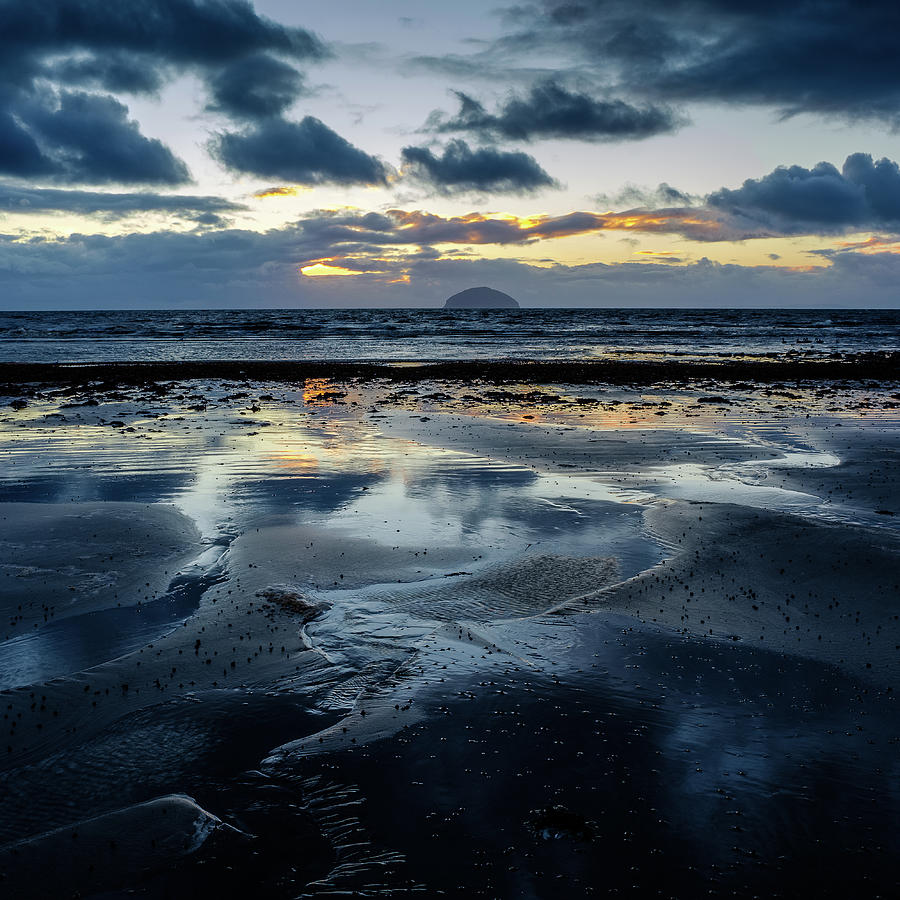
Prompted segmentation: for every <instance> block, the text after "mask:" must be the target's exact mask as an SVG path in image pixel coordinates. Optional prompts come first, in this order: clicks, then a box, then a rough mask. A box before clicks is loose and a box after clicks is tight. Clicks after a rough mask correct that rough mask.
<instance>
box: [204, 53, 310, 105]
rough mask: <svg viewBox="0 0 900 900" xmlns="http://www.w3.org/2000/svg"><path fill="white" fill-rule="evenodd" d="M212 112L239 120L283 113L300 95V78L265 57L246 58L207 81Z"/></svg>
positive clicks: (285, 67)
mask: <svg viewBox="0 0 900 900" xmlns="http://www.w3.org/2000/svg"><path fill="white" fill-rule="evenodd" d="M209 86H210V91H211V93H212V97H213V102H212V104H210V108H211V109H215V110H219V111H221V112H225V113H228V114H229V115H232V116H235V117H240V118H249V119H257V118H265V117H266V116H275V115H279V114H280V113H283V112H284V111H285V110H286V109H287V108H288V107H289V106H290V105H291V104H292V103H293V102H294V100H296V99H297V97H298V96H300V94H301V93H302V91H303V76H302V75H301V74H300V73H299V72H298V71H297V70H296V69H295V68H294V67H293V66H290V65H288V64H287V63H285V62H282V61H281V60H280V59H275V58H274V57H272V56H268V55H266V54H265V53H258V54H254V55H253V56H246V57H244V58H243V59H239V60H237V61H236V62H234V63H231V64H230V65H228V66H226V67H225V68H223V69H222V70H221V71H219V72H217V73H216V74H215V75H213V76H212V77H211V78H210V82H209Z"/></svg>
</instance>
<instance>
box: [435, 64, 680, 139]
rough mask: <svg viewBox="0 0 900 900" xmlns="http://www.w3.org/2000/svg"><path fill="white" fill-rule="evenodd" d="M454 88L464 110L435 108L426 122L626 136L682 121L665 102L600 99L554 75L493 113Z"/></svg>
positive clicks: (520, 132)
mask: <svg viewBox="0 0 900 900" xmlns="http://www.w3.org/2000/svg"><path fill="white" fill-rule="evenodd" d="M454 93H455V94H456V97H457V99H458V100H459V103H460V108H459V112H458V113H457V114H456V115H455V116H453V117H452V118H448V117H446V116H444V115H442V114H441V113H432V115H431V116H430V117H429V121H428V123H427V126H426V127H427V128H429V129H430V130H433V131H439V132H446V131H467V132H473V133H476V134H480V135H482V136H497V137H502V138H509V139H512V140H521V141H531V140H536V139H539V138H562V139H576V140H587V141H625V140H639V139H641V138H647V137H652V136H653V135H656V134H665V133H668V132H672V131H674V130H675V129H676V128H677V127H678V126H679V125H680V124H682V119H681V117H679V116H678V115H676V113H674V112H673V111H672V110H671V109H668V108H666V107H660V106H651V105H646V106H633V105H632V104H630V103H626V102H625V101H624V100H620V99H613V100H606V99H599V100H598V99H595V98H594V97H591V96H589V95H587V94H577V93H573V92H571V91H568V90H566V89H565V88H564V87H562V86H561V85H559V84H558V83H556V82H555V81H553V80H552V79H547V80H544V81H542V82H540V83H538V84H537V85H535V86H533V87H532V88H531V91H530V92H529V93H528V95H527V96H525V97H517V96H511V97H509V98H508V99H507V100H506V102H505V103H504V104H503V105H502V107H501V108H500V110H499V111H498V112H497V113H489V112H488V111H487V110H486V109H485V108H484V106H483V105H482V104H481V103H480V102H478V101H477V100H475V99H473V98H472V97H470V96H469V95H468V94H464V93H462V92H461V91H455V92H454Z"/></svg>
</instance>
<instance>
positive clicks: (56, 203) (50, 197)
mask: <svg viewBox="0 0 900 900" xmlns="http://www.w3.org/2000/svg"><path fill="white" fill-rule="evenodd" d="M244 208H245V207H243V206H241V205H240V204H239V203H232V202H230V201H228V200H224V199H222V198H221V197H192V196H190V195H185V194H170V195H166V194H154V193H131V194H113V193H101V192H98V191H78V190H57V189H54V188H20V187H13V186H10V185H2V184H0V213H3V212H8V213H17V214H20V215H21V214H28V213H48V212H49V213H73V214H75V215H86V216H92V215H100V216H102V217H103V218H105V219H118V218H124V217H126V216H131V215H134V214H136V213H145V212H148V213H165V214H168V215H174V216H179V217H182V218H186V219H191V220H193V221H198V222H200V223H201V224H214V222H212V221H210V220H209V218H208V217H209V216H218V215H219V214H220V213H229V212H237V211H239V210H242V209H244Z"/></svg>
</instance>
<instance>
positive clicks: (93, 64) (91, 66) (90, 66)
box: [42, 51, 165, 94]
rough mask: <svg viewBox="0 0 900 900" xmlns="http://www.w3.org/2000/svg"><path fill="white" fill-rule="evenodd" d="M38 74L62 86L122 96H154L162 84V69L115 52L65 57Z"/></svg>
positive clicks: (139, 58) (143, 59) (138, 58)
mask: <svg viewBox="0 0 900 900" xmlns="http://www.w3.org/2000/svg"><path fill="white" fill-rule="evenodd" d="M42 74H43V75H44V76H45V77H46V78H48V79H50V80H52V81H56V82H61V83H63V84H66V85H74V86H78V87H91V88H102V89H103V90H107V91H112V92H113V93H126V94H155V93H157V91H159V89H160V88H161V87H162V86H163V83H164V81H165V77H164V72H163V70H162V69H160V68H158V67H156V66H154V65H153V64H152V63H151V62H150V61H149V60H147V59H145V58H142V57H139V56H129V55H128V54H127V53H124V52H119V51H111V52H109V53H105V54H103V55H102V56H99V55H88V56H74V57H67V58H65V59H62V60H59V61H58V62H54V63H51V64H48V65H47V66H46V67H45V68H44V70H43V73H42Z"/></svg>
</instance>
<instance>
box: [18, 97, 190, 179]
mask: <svg viewBox="0 0 900 900" xmlns="http://www.w3.org/2000/svg"><path fill="white" fill-rule="evenodd" d="M12 112H13V113H14V114H15V115H16V117H17V120H18V121H13V122H12V124H11V127H9V130H7V129H6V128H4V129H3V131H2V132H0V173H2V174H6V175H15V176H19V177H28V176H38V175H43V176H46V177H48V178H51V179H54V180H64V181H83V182H90V183H97V184H104V183H109V182H120V183H143V184H168V185H177V184H182V183H184V182H185V181H187V180H188V179H189V175H188V170H187V166H185V164H184V163H183V162H182V161H181V160H179V159H178V158H177V157H176V156H175V155H174V154H173V153H172V151H171V150H169V149H168V147H166V146H165V145H164V144H163V143H162V142H161V141H158V140H155V139H151V138H147V137H144V135H142V134H141V133H140V129H139V128H138V125H137V123H136V122H134V121H133V120H130V119H129V118H128V110H127V108H126V107H125V106H124V105H123V104H121V103H119V101H118V100H116V99H115V98H114V97H110V96H99V95H96V94H86V93H82V92H79V91H63V92H62V93H60V94H59V95H58V96H57V95H55V94H48V93H47V92H42V93H41V94H40V96H36V97H31V96H29V97H26V98H24V99H22V100H21V101H19V102H18V103H15V104H13V105H12ZM0 124H3V123H0ZM5 124H6V125H7V126H10V120H9V119H7V122H6V123H5ZM22 126H24V127H22Z"/></svg>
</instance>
